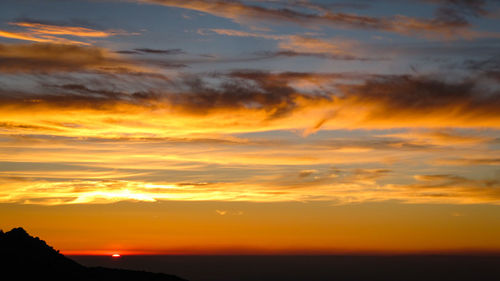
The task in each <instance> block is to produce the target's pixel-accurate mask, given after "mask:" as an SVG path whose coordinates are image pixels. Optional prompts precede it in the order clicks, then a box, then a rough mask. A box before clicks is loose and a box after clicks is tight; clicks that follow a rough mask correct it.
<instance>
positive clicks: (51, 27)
mask: <svg viewBox="0 0 500 281" xmlns="http://www.w3.org/2000/svg"><path fill="white" fill-rule="evenodd" d="M9 25H11V26H13V27H18V28H23V29H24V30H23V31H15V30H0V37H4V38H11V39H18V40H24V41H33V42H39V43H63V44H75V45H87V46H88V45H91V43H90V42H86V41H79V40H73V39H69V38H66V37H65V36H69V37H79V38H106V37H110V36H115V35H137V33H129V32H125V31H123V30H97V29H92V28H88V27H81V26H67V25H56V24H49V23H42V22H36V21H16V22H10V23H9Z"/></svg>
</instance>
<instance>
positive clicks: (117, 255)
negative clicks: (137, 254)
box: [111, 254, 121, 258]
mask: <svg viewBox="0 0 500 281" xmlns="http://www.w3.org/2000/svg"><path fill="white" fill-rule="evenodd" d="M111 257H113V258H120V257H121V255H120V254H112V255H111Z"/></svg>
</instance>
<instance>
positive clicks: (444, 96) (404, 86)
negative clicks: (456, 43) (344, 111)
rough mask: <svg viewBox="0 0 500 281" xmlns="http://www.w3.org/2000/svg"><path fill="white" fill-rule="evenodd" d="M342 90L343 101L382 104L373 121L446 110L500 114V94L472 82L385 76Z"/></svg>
mask: <svg viewBox="0 0 500 281" xmlns="http://www.w3.org/2000/svg"><path fill="white" fill-rule="evenodd" d="M342 89H343V90H342V91H341V96H342V98H347V99H349V98H350V99H353V100H355V101H356V102H357V103H360V104H363V103H364V104H378V105H380V106H379V107H378V109H377V110H376V111H374V112H372V114H371V117H373V118H385V117H387V116H390V115H394V116H397V115H398V113H403V112H404V113H405V115H406V114H409V113H411V112H418V113H419V114H422V115H425V114H432V113H433V111H434V110H437V109H446V108H448V109H450V110H451V109H453V110H455V111H456V112H457V113H458V112H460V113H461V114H464V115H466V116H471V115H475V116H476V117H486V116H487V115H493V116H498V115H499V111H498V108H500V92H499V91H495V90H493V91H491V92H488V91H487V90H485V89H483V88H480V87H479V85H478V84H477V82H475V81H472V80H465V81H457V82H453V83H452V82H445V81H442V80H437V79H435V78H432V77H415V76H407V75H403V76H385V77H383V76H382V77H378V78H376V79H370V80H367V81H365V82H364V83H363V84H361V85H346V86H343V87H342Z"/></svg>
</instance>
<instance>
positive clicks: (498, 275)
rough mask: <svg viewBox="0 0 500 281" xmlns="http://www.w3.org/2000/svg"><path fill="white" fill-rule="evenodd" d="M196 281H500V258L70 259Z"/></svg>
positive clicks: (192, 257)
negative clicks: (171, 275) (165, 274)
mask: <svg viewBox="0 0 500 281" xmlns="http://www.w3.org/2000/svg"><path fill="white" fill-rule="evenodd" d="M68 257H69V258H71V259H73V260H75V261H77V262H79V263H81V264H83V265H86V266H103V267H112V268H122V269H134V270H145V271H151V272H161V273H167V274H173V275H177V276H179V277H182V278H185V279H188V280H190V281H281V280H283V281H285V280H286V281H332V280H335V281H370V280H377V281H417V280H418V281H433V280H435V281H461V280H464V281H465V280H467V281H469V280H470V281H489V280H491V281H493V280H495V281H497V280H500V256H464V255H455V256H450V255H409V256H122V257H121V258H112V257H108V256H68Z"/></svg>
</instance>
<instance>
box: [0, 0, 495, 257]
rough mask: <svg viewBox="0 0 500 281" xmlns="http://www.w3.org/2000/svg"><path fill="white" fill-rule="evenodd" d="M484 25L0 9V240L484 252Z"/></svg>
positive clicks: (263, 250)
mask: <svg viewBox="0 0 500 281" xmlns="http://www.w3.org/2000/svg"><path fill="white" fill-rule="evenodd" d="M499 24H500V3H499V2H498V1H493V0H491V1H488V0H402V1H395V0H380V1H379V0H377V1H368V0H355V1H342V0H339V1H319V0H296V1H280V0H253V1H250V0H249V1H246V0H237V1H222V0H212V1H210V0H192V1H182V0H47V1H36V0H2V1H1V3H0V228H1V229H3V230H4V231H6V230H9V229H10V228H12V227H17V226H22V227H24V228H26V229H27V230H28V232H30V233H32V234H34V235H36V236H40V237H42V238H44V239H45V240H46V241H48V243H49V244H50V245H53V246H54V247H55V248H57V249H60V250H61V252H63V253H67V254H111V253H122V254H335V253H450V252H452V253H470V252H500V240H498V239H497V237H499V236H500V224H499V221H500V208H499V204H500V167H499V165H500V130H499V129H500V51H499V50H500V30H499V29H498V26H499Z"/></svg>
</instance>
